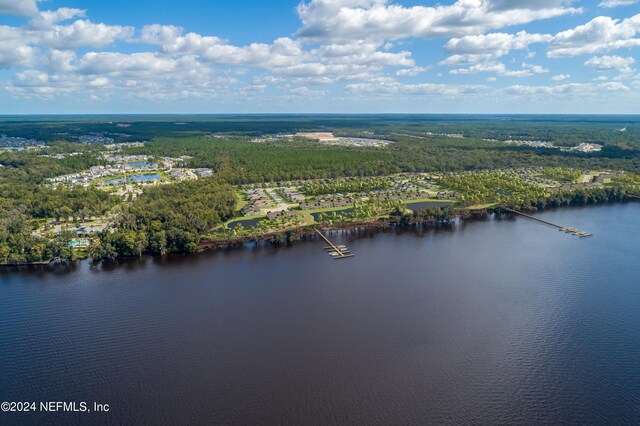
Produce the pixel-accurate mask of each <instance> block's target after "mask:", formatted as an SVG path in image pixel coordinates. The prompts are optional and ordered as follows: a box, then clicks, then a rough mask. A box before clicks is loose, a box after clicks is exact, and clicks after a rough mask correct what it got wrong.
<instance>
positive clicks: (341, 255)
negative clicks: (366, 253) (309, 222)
mask: <svg viewBox="0 0 640 426" xmlns="http://www.w3.org/2000/svg"><path fill="white" fill-rule="evenodd" d="M313 230H314V231H316V233H317V234H318V235H320V237H321V238H322V239H323V240H324V241H325V242H326V243H327V244H329V246H328V247H325V248H324V249H325V250H326V251H327V253H329V256H331V258H333V259H334V260H335V259H346V258H348V257H353V253H351V252H350V251H349V249H348V248H347V247H346V246H344V245H339V246H337V245H335V244H333V243H332V242H331V241H329V239H328V238H327V237H325V236H324V234H323V233H322V232H320V231H318V229H317V228H313Z"/></svg>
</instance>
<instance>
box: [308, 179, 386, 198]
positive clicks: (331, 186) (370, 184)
mask: <svg viewBox="0 0 640 426" xmlns="http://www.w3.org/2000/svg"><path fill="white" fill-rule="evenodd" d="M391 187H392V184H391V182H390V181H389V179H383V178H380V179H375V178H374V179H349V180H335V181H325V182H309V183H307V184H305V185H304V186H303V187H302V191H303V192H304V193H305V194H306V195H312V196H313V195H322V194H336V193H341V192H342V193H343V192H363V191H375V190H383V189H389V188H391Z"/></svg>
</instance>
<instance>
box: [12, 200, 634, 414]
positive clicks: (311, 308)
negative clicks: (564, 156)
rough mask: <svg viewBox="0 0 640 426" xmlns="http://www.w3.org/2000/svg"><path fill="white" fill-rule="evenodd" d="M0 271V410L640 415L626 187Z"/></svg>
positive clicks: (631, 213) (631, 210)
mask: <svg viewBox="0 0 640 426" xmlns="http://www.w3.org/2000/svg"><path fill="white" fill-rule="evenodd" d="M539 216H540V217H543V218H545V219H547V220H550V221H554V222H558V223H560V224H563V225H567V226H574V227H576V228H579V229H582V230H585V231H589V232H592V233H593V234H594V236H593V237H592V238H588V239H580V238H577V237H575V236H570V235H567V234H565V233H562V232H558V231H557V230H555V229H553V228H550V227H547V226H545V225H542V224H539V223H536V222H533V221H530V220H527V219H524V218H516V219H506V218H505V219H501V220H485V221H474V222H466V223H463V224H459V225H456V226H453V227H450V228H441V229H438V230H433V229H430V230H426V231H424V232H422V233H418V232H395V231H391V232H386V233H369V234H363V235H360V236H347V235H340V234H334V236H333V238H334V239H335V241H336V242H339V243H345V244H347V245H348V247H349V248H350V249H351V250H352V251H353V252H354V253H355V254H356V256H355V257H354V258H352V259H348V260H340V261H334V260H331V259H330V258H329V256H327V254H326V253H324V252H323V250H322V247H323V246H324V245H325V244H324V243H323V242H321V241H319V240H314V241H304V242H297V243H295V244H294V246H293V247H280V248H277V247H265V248H263V249H255V248H253V247H251V246H248V247H247V248H245V249H238V250H231V251H224V252H218V253H206V254H202V255H197V256H191V257H189V256H177V257H172V258H169V259H164V260H161V259H153V258H146V259H142V260H140V261H133V262H125V263H122V264H120V265H117V266H114V267H109V268H102V267H97V268H91V267H90V266H89V264H88V263H86V262H84V263H79V264H78V265H77V266H76V267H74V268H73V269H72V270H68V271H65V270H64V269H59V270H57V271H56V272H53V273H51V272H38V271H24V272H13V273H8V272H4V273H0V313H1V317H0V318H1V332H0V379H1V380H0V400H1V401H88V402H91V403H93V402H94V401H97V402H102V403H108V404H110V407H111V409H110V412H109V413H108V414H96V413H91V414H66V415H54V414H40V415H21V414H16V413H0V424H20V425H24V424H49V423H54V422H58V423H63V424H93V425H96V424H97V425H99V424H106V423H110V424H158V425H159V424H190V425H195V424H251V425H254V424H283V423H284V424H295V425H301V424H336V423H338V424H366V425H373V424H379V425H389V424H399V425H400V424H401V425H406V424H456V425H459V424H510V425H513V424H554V425H557V424H638V423H640V278H639V277H640V262H639V261H638V259H639V258H640V241H639V239H638V237H639V236H640V204H638V203H635V204H620V205H610V206H601V207H589V208H580V209H577V208H572V209H561V210H554V211H547V212H544V213H542V214H540V215H539Z"/></svg>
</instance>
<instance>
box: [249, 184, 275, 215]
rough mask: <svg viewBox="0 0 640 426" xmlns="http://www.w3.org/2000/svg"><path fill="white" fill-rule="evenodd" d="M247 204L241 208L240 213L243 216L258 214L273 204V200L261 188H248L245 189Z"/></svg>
mask: <svg viewBox="0 0 640 426" xmlns="http://www.w3.org/2000/svg"><path fill="white" fill-rule="evenodd" d="M245 195H246V197H247V200H249V204H247V205H246V206H244V207H243V208H242V210H241V211H242V214H243V215H245V216H257V215H260V214H261V212H262V210H263V209H267V208H269V207H273V206H274V202H273V200H272V199H271V198H270V197H269V196H268V195H267V194H266V192H265V191H264V190H263V189H249V190H247V191H245Z"/></svg>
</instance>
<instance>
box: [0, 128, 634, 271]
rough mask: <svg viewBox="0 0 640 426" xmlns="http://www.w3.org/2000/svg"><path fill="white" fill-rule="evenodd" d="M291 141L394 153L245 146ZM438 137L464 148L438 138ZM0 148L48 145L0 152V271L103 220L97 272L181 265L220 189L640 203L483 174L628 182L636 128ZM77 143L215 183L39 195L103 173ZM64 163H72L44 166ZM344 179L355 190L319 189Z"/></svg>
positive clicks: (604, 191) (146, 133)
mask: <svg viewBox="0 0 640 426" xmlns="http://www.w3.org/2000/svg"><path fill="white" fill-rule="evenodd" d="M299 131H333V132H334V133H335V134H337V135H343V136H356V137H358V136H359V137H365V136H366V137H368V136H371V137H384V138H385V139H387V140H391V141H393V143H392V144H389V145H388V146H386V147H382V148H364V147H344V146H332V145H324V144H320V143H318V142H314V141H304V140H300V139H298V138H296V139H294V140H279V141H266V142H262V143H255V142H252V139H253V138H254V137H262V136H265V135H274V134H279V133H295V132H299ZM444 133H455V134H462V135H464V138H459V137H446V136H444V135H438V134H444ZM0 134H6V135H8V136H10V137H25V138H33V139H36V140H39V141H43V142H44V143H46V145H47V147H46V149H42V150H25V151H19V152H16V151H6V152H0V263H24V262H34V261H41V260H45V261H46V260H48V259H51V258H52V257H58V256H59V257H63V258H68V257H71V256H73V253H72V252H71V251H70V250H69V247H68V242H69V240H70V239H71V238H72V235H71V234H69V233H66V232H62V233H60V234H59V235H58V236H56V237H55V238H53V239H52V238H45V237H43V236H40V235H39V234H38V232H35V231H36V230H37V229H38V228H39V227H41V226H42V225H43V224H44V223H46V222H47V221H51V220H57V221H67V222H68V221H71V222H77V221H81V220H84V219H86V218H91V217H98V216H103V215H106V214H109V215H111V216H113V217H115V218H116V221H115V222H114V223H113V224H112V228H111V231H113V232H110V231H106V232H104V233H103V235H102V238H101V239H100V240H97V241H96V242H95V243H94V244H93V245H92V246H91V247H90V253H91V256H92V257H95V258H96V259H100V258H108V257H113V256H115V255H117V254H120V255H136V254H140V253H142V252H149V253H168V252H172V251H180V252H189V251H193V250H194V249H195V247H196V245H197V243H198V241H199V239H200V237H201V235H202V234H203V233H206V232H208V231H210V230H211V229H212V228H214V227H215V226H217V225H219V224H220V223H222V222H223V221H225V220H226V219H228V218H231V217H233V216H234V212H235V210H236V195H235V191H234V189H233V188H232V187H231V185H236V184H246V183H263V182H275V181H291V180H303V179H324V180H325V181H324V182H323V183H318V184H309V185H307V187H306V188H305V191H306V192H307V193H308V194H309V195H317V194H324V193H331V192H350V191H355V190H371V189H384V188H385V187H386V185H387V184H386V183H385V182H386V181H385V179H384V178H379V177H380V176H384V175H388V174H393V173H399V172H456V173H461V172H477V173H474V174H472V175H471V177H469V176H468V175H465V174H464V173H462V174H459V175H456V174H452V175H449V176H448V177H447V181H446V182H442V183H443V185H445V186H446V187H448V188H451V189H455V190H458V191H460V192H461V193H463V194H464V195H463V200H462V201H463V203H465V204H467V205H472V204H484V203H496V202H500V203H505V205H510V206H513V207H518V208H523V209H535V208H542V207H544V206H548V205H562V204H575V203H588V202H600V201H603V200H616V199H622V198H624V197H625V196H626V195H627V194H631V193H633V194H638V192H640V188H639V186H638V182H637V180H636V177H637V175H631V174H628V175H626V176H623V177H620V178H619V179H618V180H617V181H615V182H614V183H613V184H612V185H610V186H608V187H606V188H588V189H583V190H574V191H558V192H555V193H553V194H549V193H543V192H544V191H541V190H540V188H539V187H535V186H534V185H530V184H527V183H526V182H521V181H518V180H513V179H511V177H510V176H509V175H505V174H502V173H495V172H494V173H485V172H486V171H491V170H508V169H514V168H533V167H545V170H546V171H545V173H546V175H545V177H547V178H549V179H555V180H558V181H563V182H568V183H569V182H572V181H574V180H575V179H577V177H578V172H576V170H589V169H599V170H605V169H613V170H626V171H629V172H636V173H640V118H639V117H636V116H619V117H615V116H612V117H598V116H586V117H571V116H435V115H434V116H427V115H380V116H331V115H327V116H195V117H185V116H176V117H170V116H137V117H131V116H121V117H118V116H105V117H99V116H94V117H83V116H80V117H65V118H64V119H60V118H54V117H33V118H29V119H24V118H6V119H3V120H1V121H0ZM83 135H96V136H105V137H109V138H112V139H113V141H115V142H131V141H147V142H146V143H145V146H144V147H133V148H124V149H123V150H122V152H121V153H122V154H141V155H151V156H156V157H178V156H189V157H191V158H190V159H189V160H188V161H187V164H186V166H187V167H194V168H197V167H207V168H212V169H213V170H214V172H215V173H214V177H213V178H207V179H200V180H198V181H193V182H181V183H177V184H171V185H162V186H158V187H153V188H149V189H146V190H145V191H144V192H143V193H142V194H141V195H140V196H139V197H138V198H136V199H134V200H132V201H130V202H123V200H122V199H121V198H119V197H117V196H115V195H111V194H110V193H109V192H106V191H103V190H101V189H98V188H92V187H88V188H74V189H68V188H63V187H59V188H55V187H53V186H51V185H48V184H46V179H47V178H50V177H54V176H59V175H64V174H69V173H76V172H80V171H84V170H87V169H88V168H90V167H92V166H97V165H104V164H105V161H104V160H102V159H101V157H100V156H99V155H97V153H98V152H100V151H101V150H104V145H102V144H100V143H96V144H80V143H78V138H79V137H80V136H83ZM483 139H496V140H505V139H529V140H548V141H553V142H556V143H558V144H561V145H564V146H572V145H576V144H578V143H581V142H594V143H599V144H602V145H603V146H604V148H603V149H602V151H601V152H597V153H593V154H577V153H571V152H563V151H561V150H558V149H543V148H532V147H527V146H515V145H508V144H504V143H501V142H495V141H487V140H483ZM69 153H73V155H69V156H65V157H64V158H54V156H53V154H69ZM478 173H479V174H478ZM483 173H484V175H483ZM478 176H481V177H480V178H478ZM343 177H351V178H354V179H351V180H344V181H333V182H331V181H326V179H334V178H343ZM624 179H627V181H625V180H624ZM341 182H342V183H341ZM345 182H346V183H345ZM423 213H424V216H425V217H445V216H448V215H449V212H448V211H447V212H444V213H443V212H423ZM443 215H444V216H443Z"/></svg>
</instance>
